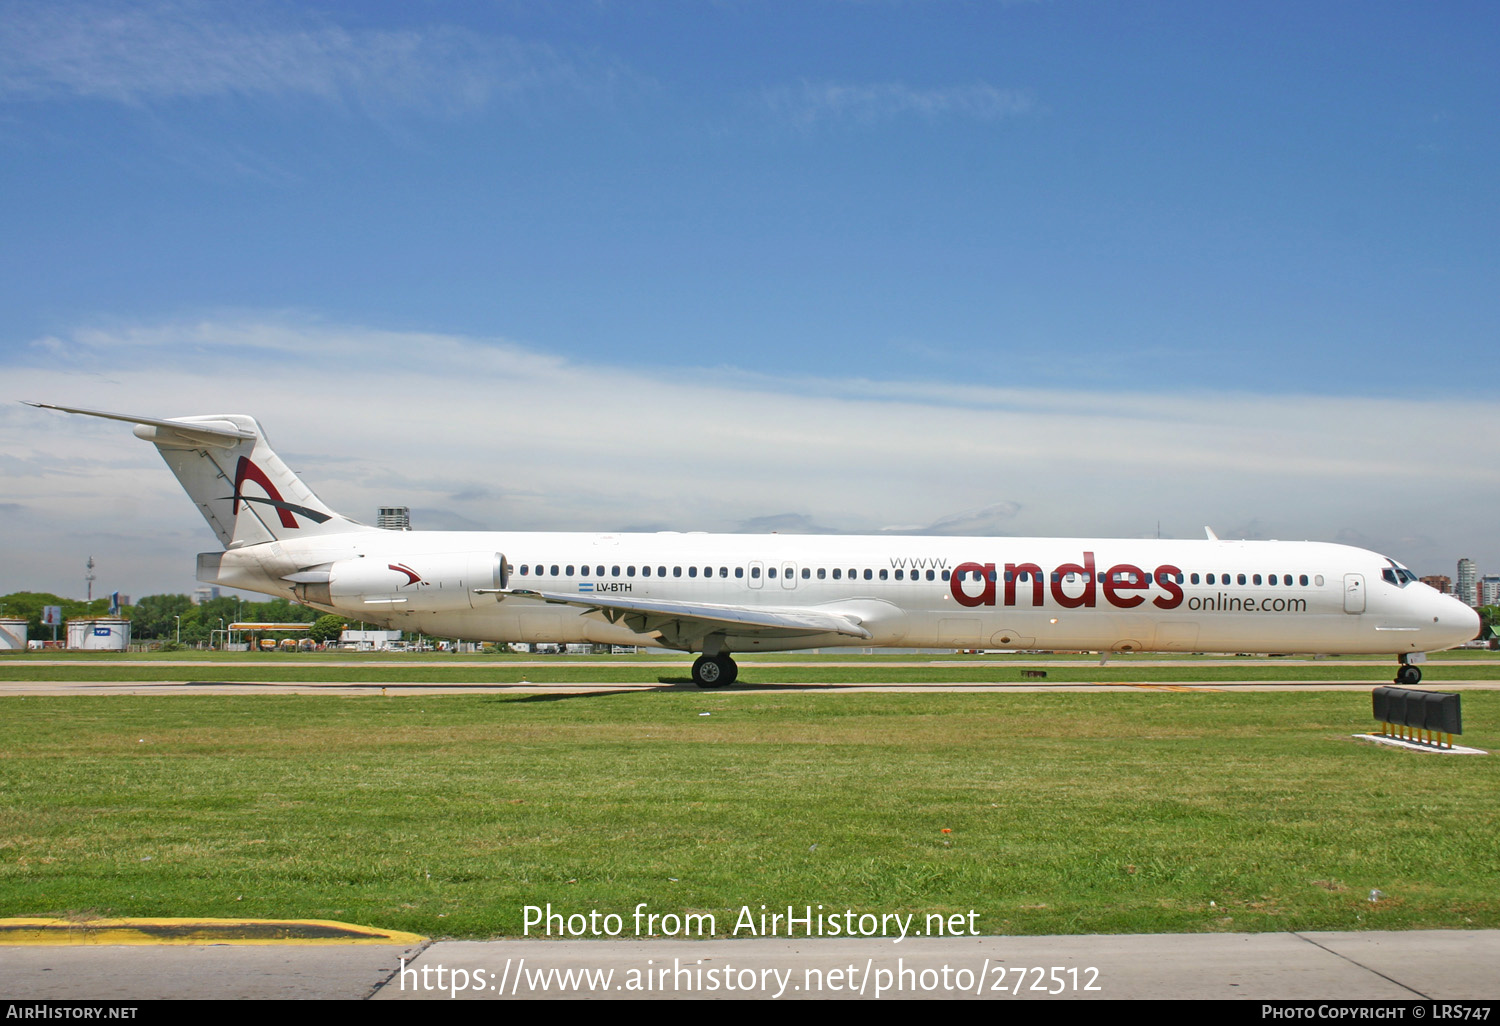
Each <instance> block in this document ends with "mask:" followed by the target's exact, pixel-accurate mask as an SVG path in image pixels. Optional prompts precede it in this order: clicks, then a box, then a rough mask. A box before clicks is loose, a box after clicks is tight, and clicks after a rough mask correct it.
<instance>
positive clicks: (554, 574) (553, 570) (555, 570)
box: [552, 563, 559, 577]
mask: <svg viewBox="0 0 1500 1026" xmlns="http://www.w3.org/2000/svg"><path fill="white" fill-rule="evenodd" d="M552 576H553V577H557V576H559V575H558V572H557V564H556V563H553V564H552Z"/></svg>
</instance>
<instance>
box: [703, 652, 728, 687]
mask: <svg viewBox="0 0 1500 1026" xmlns="http://www.w3.org/2000/svg"><path fill="white" fill-rule="evenodd" d="M739 675H740V668H739V666H738V665H737V664H736V663H735V661H734V660H733V659H731V658H729V654H728V653H727V652H722V653H720V654H719V655H716V656H706V655H704V656H699V657H698V658H697V659H695V660H694V661H693V683H694V684H696V685H698V686H699V687H700V688H722V687H725V686H726V685H729V684H733V683H734V680H735V678H736V677H738V676H739Z"/></svg>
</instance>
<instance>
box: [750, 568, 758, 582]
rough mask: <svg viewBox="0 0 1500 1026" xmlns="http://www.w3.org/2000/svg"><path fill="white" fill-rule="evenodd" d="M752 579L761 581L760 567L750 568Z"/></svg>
mask: <svg viewBox="0 0 1500 1026" xmlns="http://www.w3.org/2000/svg"><path fill="white" fill-rule="evenodd" d="M750 579H751V580H752V581H758V580H760V567H758V566H752V567H751V568H750Z"/></svg>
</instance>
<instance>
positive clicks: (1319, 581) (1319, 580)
mask: <svg viewBox="0 0 1500 1026" xmlns="http://www.w3.org/2000/svg"><path fill="white" fill-rule="evenodd" d="M1313 584H1314V585H1316V586H1317V587H1319V588H1321V587H1323V575H1322V574H1313Z"/></svg>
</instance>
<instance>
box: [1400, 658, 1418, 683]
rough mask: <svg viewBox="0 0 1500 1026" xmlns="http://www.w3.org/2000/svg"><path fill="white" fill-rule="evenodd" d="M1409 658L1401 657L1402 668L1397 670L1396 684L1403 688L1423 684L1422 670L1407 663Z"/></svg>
mask: <svg viewBox="0 0 1500 1026" xmlns="http://www.w3.org/2000/svg"><path fill="white" fill-rule="evenodd" d="M1406 660H1407V657H1406V656H1404V655H1403V656H1402V657H1401V666H1400V667H1399V668H1397V670H1396V684H1397V685H1398V686H1400V687H1403V688H1409V687H1414V686H1416V685H1418V684H1420V683H1422V668H1421V667H1420V666H1413V665H1412V664H1411V663H1409V662H1407V661H1406Z"/></svg>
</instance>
